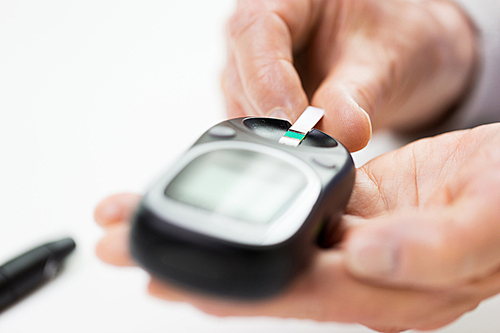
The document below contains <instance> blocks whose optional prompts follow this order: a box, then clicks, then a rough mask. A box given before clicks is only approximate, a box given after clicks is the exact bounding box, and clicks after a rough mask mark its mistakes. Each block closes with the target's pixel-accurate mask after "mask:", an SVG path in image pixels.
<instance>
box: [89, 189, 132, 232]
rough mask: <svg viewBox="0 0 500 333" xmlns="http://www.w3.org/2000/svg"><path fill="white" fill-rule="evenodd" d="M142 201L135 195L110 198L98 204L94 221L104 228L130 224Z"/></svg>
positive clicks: (120, 195)
mask: <svg viewBox="0 0 500 333" xmlns="http://www.w3.org/2000/svg"><path fill="white" fill-rule="evenodd" d="M140 200H141V196H140V195H137V194H133V193H120V194H115V195H112V196H109V197H107V198H106V199H104V200H102V201H101V202H100V203H99V204H97V207H96V208H95V211H94V219H95V221H96V222H97V223H98V224H100V225H101V226H103V227H106V226H110V225H113V224H116V223H121V222H128V220H129V218H130V216H131V215H132V213H133V212H134V210H135V208H136V207H137V205H138V204H139V201H140Z"/></svg>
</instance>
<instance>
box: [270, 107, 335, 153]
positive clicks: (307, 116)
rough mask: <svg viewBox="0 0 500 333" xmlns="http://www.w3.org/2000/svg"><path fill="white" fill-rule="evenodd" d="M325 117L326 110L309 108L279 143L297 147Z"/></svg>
mask: <svg viewBox="0 0 500 333" xmlns="http://www.w3.org/2000/svg"><path fill="white" fill-rule="evenodd" d="M324 115H325V110H323V109H320V108H317V107H314V106H308V107H307V108H306V109H305V110H304V112H302V114H301V115H300V117H299V119H297V121H296V122H295V123H294V124H293V125H292V127H290V128H289V129H288V131H287V132H286V133H285V134H284V135H283V136H282V137H281V138H280V140H279V141H278V142H279V143H281V144H284V145H287V146H292V147H297V146H298V145H299V144H300V143H301V142H302V140H304V138H305V137H306V135H307V133H309V131H311V130H312V129H313V127H314V126H315V125H316V124H317V123H318V121H320V120H321V118H323V116H324Z"/></svg>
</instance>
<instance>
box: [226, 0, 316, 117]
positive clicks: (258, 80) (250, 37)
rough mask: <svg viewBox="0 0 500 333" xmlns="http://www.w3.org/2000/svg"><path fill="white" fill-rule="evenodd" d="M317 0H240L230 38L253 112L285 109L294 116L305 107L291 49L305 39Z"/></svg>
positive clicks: (230, 26) (262, 112)
mask: <svg viewBox="0 0 500 333" xmlns="http://www.w3.org/2000/svg"><path fill="white" fill-rule="evenodd" d="M318 4H319V1H312V0H310V1H299V0H294V1H280V0H273V1H269V0H261V1H255V0H253V1H240V2H239V4H238V8H237V10H236V12H235V13H234V15H233V16H232V17H231V19H230V21H229V23H228V29H227V30H228V39H229V47H230V48H231V50H232V52H233V54H234V57H235V60H236V67H237V71H238V74H239V77H240V78H241V81H242V82H241V84H242V88H243V93H244V94H245V95H246V97H247V100H248V101H250V104H251V107H252V108H253V109H254V111H255V113H257V114H260V115H266V114H267V113H269V111H271V110H280V111H282V112H285V113H286V114H287V115H288V117H289V118H291V119H292V120H295V119H296V118H297V117H298V115H299V114H300V113H301V112H302V111H303V110H304V109H305V108H306V107H307V106H308V104H309V102H308V99H307V96H306V94H305V92H304V90H303V89H302V83H301V80H300V77H299V75H298V73H297V71H296V69H295V67H294V65H293V49H294V47H295V48H297V47H300V45H301V43H303V42H304V39H305V38H306V37H307V34H308V33H309V31H310V29H311V27H312V26H313V23H314V19H315V17H316V16H317V12H318V9H319V5H318Z"/></svg>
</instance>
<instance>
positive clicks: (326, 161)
mask: <svg viewBox="0 0 500 333" xmlns="http://www.w3.org/2000/svg"><path fill="white" fill-rule="evenodd" d="M312 160H313V162H314V163H316V164H317V165H319V166H322V167H323V168H327V169H334V168H335V167H336V166H337V163H336V162H335V158H334V157H332V156H315V157H313V159H312Z"/></svg>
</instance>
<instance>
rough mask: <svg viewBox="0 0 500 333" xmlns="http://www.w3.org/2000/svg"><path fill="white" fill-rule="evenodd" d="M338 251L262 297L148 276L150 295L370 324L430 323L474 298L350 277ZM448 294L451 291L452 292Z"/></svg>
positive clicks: (251, 312)
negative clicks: (234, 295) (223, 295)
mask: <svg viewBox="0 0 500 333" xmlns="http://www.w3.org/2000/svg"><path fill="white" fill-rule="evenodd" d="M343 265H344V264H343V262H342V258H341V256H340V255H339V254H338V253H336V252H334V251H329V253H328V254H324V255H321V256H320V258H319V260H318V262H317V264H315V265H314V267H313V268H312V270H311V271H309V272H308V273H307V274H303V275H302V276H300V277H298V278H297V279H296V281H294V282H293V283H292V285H291V286H290V288H289V289H288V290H286V291H285V292H284V293H283V294H281V295H279V296H277V297H274V298H271V299H267V300H262V301H252V302H250V301H246V302H243V301H236V300H227V299H219V298H214V297H209V296H206V295H201V294H197V293H194V292H190V291H185V290H182V289H179V288H176V287H173V286H171V285H167V284H164V283H162V282H159V281H157V280H154V279H153V280H152V281H151V283H150V285H149V291H150V293H151V294H152V295H154V296H157V297H160V298H163V299H167V300H171V301H181V302H189V303H191V304H193V305H194V306H195V307H197V308H199V309H200V310H202V311H204V312H206V313H209V314H212V315H216V316H275V317H283V318H287V317H294V318H307V319H313V320H318V321H337V322H357V323H362V324H364V325H367V326H370V327H374V328H388V327H390V328H391V329H394V328H399V329H400V330H402V329H407V328H411V327H417V326H424V325H436V323H440V322H448V321H447V320H449V318H456V317H457V316H459V315H461V314H463V313H464V312H466V311H468V310H469V309H471V308H473V307H474V306H475V305H477V303H473V302H470V301H469V300H468V299H460V298H459V297H457V296H450V295H448V294H446V293H430V292H417V291H412V290H404V289H392V288H384V287H381V286H375V285H371V284H366V283H363V282H361V281H359V280H356V279H354V278H352V277H351V276H350V275H349V274H348V273H347V272H346V271H345V269H344V266H343ZM452 295H453V293H452Z"/></svg>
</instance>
